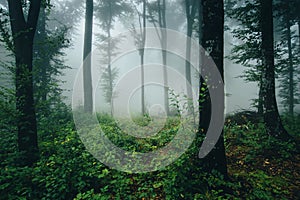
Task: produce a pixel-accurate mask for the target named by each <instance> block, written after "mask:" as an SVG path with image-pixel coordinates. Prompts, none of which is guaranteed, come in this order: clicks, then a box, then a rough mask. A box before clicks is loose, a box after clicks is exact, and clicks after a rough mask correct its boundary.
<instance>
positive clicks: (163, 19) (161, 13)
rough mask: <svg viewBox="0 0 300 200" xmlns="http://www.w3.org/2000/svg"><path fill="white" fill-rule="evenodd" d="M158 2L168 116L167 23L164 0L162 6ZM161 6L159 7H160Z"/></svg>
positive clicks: (168, 112)
mask: <svg viewBox="0 0 300 200" xmlns="http://www.w3.org/2000/svg"><path fill="white" fill-rule="evenodd" d="M158 2H159V16H160V17H159V24H160V27H161V28H163V30H162V34H161V35H162V37H161V42H162V49H163V50H162V60H163V78H164V86H165V87H164V101H165V109H166V114H167V115H169V114H170V107H169V87H168V72H167V51H166V47H167V32H166V28H167V22H166V0H162V6H161V4H160V0H159V1H158ZM160 6H161V7H160Z"/></svg>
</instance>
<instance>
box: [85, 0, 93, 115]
mask: <svg viewBox="0 0 300 200" xmlns="http://www.w3.org/2000/svg"><path fill="white" fill-rule="evenodd" d="M93 7H94V4H93V0H86V5H85V32H84V50H83V60H84V66H83V89H84V111H85V112H87V113H92V112H93V86H92V74H91V62H92V61H91V51H92V36H93Z"/></svg>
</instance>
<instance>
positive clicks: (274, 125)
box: [260, 0, 291, 140]
mask: <svg viewBox="0 0 300 200" xmlns="http://www.w3.org/2000/svg"><path fill="white" fill-rule="evenodd" d="M260 7H261V8H260V9H261V31H262V57H263V63H262V64H263V67H264V68H263V86H262V87H263V97H264V99H263V100H264V114H263V115H264V122H265V125H266V129H267V132H268V134H269V135H271V136H273V137H275V138H278V139H282V140H288V139H291V138H290V136H289V134H288V133H287V131H286V130H285V129H284V127H283V125H282V121H281V118H280V116H279V112H278V107H277V102H276V96H275V66H274V47H273V45H274V44H273V43H274V35H273V11H272V9H271V8H272V0H260Z"/></svg>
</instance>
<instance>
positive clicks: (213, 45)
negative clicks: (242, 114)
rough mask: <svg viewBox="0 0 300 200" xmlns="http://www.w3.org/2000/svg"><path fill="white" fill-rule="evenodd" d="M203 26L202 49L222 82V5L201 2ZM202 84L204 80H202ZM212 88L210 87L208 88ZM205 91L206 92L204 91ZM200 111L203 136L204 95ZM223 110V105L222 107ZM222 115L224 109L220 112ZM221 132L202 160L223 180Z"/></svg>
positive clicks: (207, 112) (207, 109)
mask: <svg viewBox="0 0 300 200" xmlns="http://www.w3.org/2000/svg"><path fill="white" fill-rule="evenodd" d="M202 10H203V26H202V46H203V48H204V49H206V50H207V49H208V48H210V50H211V51H210V56H211V57H212V59H213V60H214V62H215V64H216V66H217V67H218V69H219V71H220V74H221V76H222V78H223V80H224V63H223V58H224V5H223V1H220V0H202ZM202 82H204V80H203V79H202ZM209 87H212V86H209ZM206 91H207V90H206ZM206 94H207V95H206V96H205V100H204V103H203V104H202V105H203V107H202V110H201V112H200V125H199V127H200V130H199V132H200V134H202V135H205V134H206V132H207V129H208V126H209V123H210V116H211V106H212V105H211V100H210V97H209V94H208V93H206ZM222 107H223V108H224V105H223V106H222ZM220 112H222V113H223V114H224V109H222V110H220ZM223 135H224V134H223V131H222V133H221V136H220V138H219V139H218V141H217V143H216V145H215V147H214V148H213V150H212V151H211V152H210V153H209V154H208V155H207V157H206V158H205V159H204V163H207V165H206V166H205V169H206V170H207V171H209V172H211V171H212V170H216V171H218V172H219V173H220V174H222V175H223V176H224V177H225V178H227V177H228V175H227V161H226V155H225V146H224V136H223Z"/></svg>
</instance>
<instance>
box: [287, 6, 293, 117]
mask: <svg viewBox="0 0 300 200" xmlns="http://www.w3.org/2000/svg"><path fill="white" fill-rule="evenodd" d="M287 7H288V11H287V19H286V30H287V43H288V54H289V62H288V63H289V101H288V102H289V115H290V116H291V117H293V116H294V67H293V53H292V38H291V24H290V18H289V15H290V13H289V10H290V9H289V5H287Z"/></svg>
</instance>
